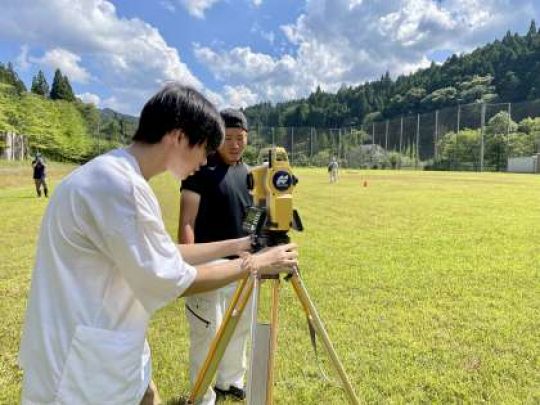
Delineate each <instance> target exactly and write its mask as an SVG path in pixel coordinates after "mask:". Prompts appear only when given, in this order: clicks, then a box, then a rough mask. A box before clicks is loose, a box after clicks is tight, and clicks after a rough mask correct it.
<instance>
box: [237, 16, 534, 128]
mask: <svg viewBox="0 0 540 405" xmlns="http://www.w3.org/2000/svg"><path fill="white" fill-rule="evenodd" d="M537 98H540V34H539V31H538V29H537V27H536V23H535V21H534V20H532V21H531V24H530V27H529V30H528V32H527V33H526V34H525V35H519V34H518V33H511V32H510V31H508V32H507V33H506V35H505V36H504V37H503V38H502V39H500V40H499V39H498V40H495V41H494V42H492V43H490V44H487V45H485V46H483V47H480V48H477V49H476V50H474V51H473V52H471V53H469V54H463V55H456V54H454V55H452V56H451V57H449V58H448V59H447V60H446V61H445V62H444V63H442V64H440V65H439V64H436V63H434V62H432V64H431V66H430V67H428V68H426V69H420V70H418V71H416V72H414V73H411V74H408V75H401V76H399V77H397V78H396V79H395V80H394V79H392V78H391V77H390V74H389V72H386V73H385V74H383V75H382V76H381V77H380V79H378V80H374V81H370V82H366V83H364V84H362V85H359V86H355V87H353V86H346V85H343V86H342V87H341V88H340V89H339V90H338V92H337V93H335V94H332V93H329V92H325V91H323V90H321V88H320V87H317V88H316V90H315V91H314V92H312V93H311V94H310V95H309V96H308V97H306V98H303V99H299V100H293V101H287V102H283V103H277V104H272V103H269V102H263V103H259V104H257V105H254V106H251V107H248V108H246V109H245V113H246V115H247V116H248V118H249V120H250V123H251V125H252V126H253V125H260V126H276V127H277V126H288V127H318V128H321V127H326V128H332V127H333V128H337V127H344V126H357V125H361V124H365V123H370V122H373V121H379V120H383V119H391V118H395V117H398V116H401V115H410V114H416V113H426V112H431V111H434V110H436V109H441V108H445V107H451V106H455V105H458V104H467V103H473V102H486V103H493V102H513V101H521V100H528V99H537Z"/></svg>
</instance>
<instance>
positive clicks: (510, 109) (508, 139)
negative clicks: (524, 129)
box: [506, 103, 512, 171]
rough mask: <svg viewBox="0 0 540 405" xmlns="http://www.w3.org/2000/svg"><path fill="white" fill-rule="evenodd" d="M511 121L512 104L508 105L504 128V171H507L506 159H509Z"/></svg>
mask: <svg viewBox="0 0 540 405" xmlns="http://www.w3.org/2000/svg"><path fill="white" fill-rule="evenodd" d="M511 120H512V103H508V126H507V128H506V170H507V171H508V158H509V157H510V121H511Z"/></svg>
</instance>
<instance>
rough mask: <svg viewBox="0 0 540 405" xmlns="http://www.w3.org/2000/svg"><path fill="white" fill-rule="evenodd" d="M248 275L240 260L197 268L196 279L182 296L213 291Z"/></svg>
mask: <svg viewBox="0 0 540 405" xmlns="http://www.w3.org/2000/svg"><path fill="white" fill-rule="evenodd" d="M248 274H249V270H248V269H247V268H244V267H243V266H242V259H235V260H229V261H226V262H220V263H213V264H204V265H201V266H197V277H196V278H195V280H194V281H193V283H192V284H191V285H190V286H189V287H188V289H187V290H186V291H184V293H183V294H182V295H183V296H188V295H192V294H198V293H202V292H206V291H211V290H215V289H217V288H220V287H223V286H226V285H227V284H230V283H232V282H234V281H237V280H240V279H241V278H244V277H246V276H247V275H248Z"/></svg>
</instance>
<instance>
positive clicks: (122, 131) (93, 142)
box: [0, 72, 137, 162]
mask: <svg viewBox="0 0 540 405" xmlns="http://www.w3.org/2000/svg"><path fill="white" fill-rule="evenodd" d="M0 73H1V72H0ZM19 83H22V82H19ZM136 127H137V118H136V117H131V116H129V115H125V114H119V113H117V112H115V111H113V110H110V109H105V110H98V109H97V108H96V107H95V106H93V105H92V104H85V103H83V102H81V101H80V100H75V101H66V100H51V99H50V98H48V97H44V96H40V95H38V94H35V93H31V92H27V91H26V89H25V88H24V85H22V86H21V85H20V84H19V85H17V83H16V82H14V80H12V78H11V77H6V76H1V75H0V132H7V131H9V132H15V133H18V134H24V135H27V136H28V140H29V146H30V149H31V152H32V153H34V152H36V151H40V152H41V153H43V154H44V155H45V156H47V157H48V158H50V159H53V160H59V161H72V162H83V161H86V160H88V159H90V158H92V157H93V156H95V155H97V154H99V153H101V152H103V151H105V150H108V149H111V148H114V147H116V146H118V145H121V144H125V143H127V142H129V140H130V139H131V136H132V135H133V133H134V131H135V129H136ZM0 146H1V145H0Z"/></svg>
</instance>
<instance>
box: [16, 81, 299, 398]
mask: <svg viewBox="0 0 540 405" xmlns="http://www.w3.org/2000/svg"><path fill="white" fill-rule="evenodd" d="M223 134H224V128H223V123H222V121H221V119H220V117H219V114H218V112H217V111H216V109H215V107H214V106H213V105H212V104H211V103H210V102H209V101H208V100H206V99H205V98H204V97H203V96H202V95H201V94H200V93H198V92H197V91H196V90H193V89H191V88H188V87H184V86H182V85H179V84H177V83H172V84H169V85H167V86H166V87H165V88H163V89H162V90H161V91H160V92H158V93H157V94H156V95H155V96H154V97H152V98H151V99H150V100H149V101H148V102H147V103H146V105H145V106H144V108H143V110H142V113H141V116H140V121H139V127H138V129H137V132H136V133H135V135H134V137H133V140H134V143H133V144H132V145H130V146H129V147H128V148H126V149H118V150H115V151H112V152H109V153H107V154H105V155H102V156H99V157H97V158H96V159H93V160H92V161H90V162H89V163H87V164H85V165H83V166H81V167H80V168H78V169H77V170H75V171H74V172H73V173H71V174H70V175H69V176H67V177H66V178H65V179H64V180H63V181H62V182H61V183H60V184H59V185H58V187H57V188H56V190H55V193H54V195H53V196H52V198H51V200H50V203H49V206H48V208H47V211H46V213H45V215H44V217H43V221H42V224H41V230H40V235H39V240H38V245H37V254H36V263H35V267H34V271H33V274H32V286H31V290H30V295H29V300H28V307H27V313H26V321H25V326H24V331H23V338H22V342H21V351H20V355H19V358H20V364H21V366H22V368H23V369H24V379H23V392H22V403H23V404H104V403H110V404H139V403H141V401H142V400H143V397H145V392H146V391H147V390H148V389H149V386H150V381H151V361H150V349H149V347H148V343H147V342H146V338H145V334H146V329H147V327H148V323H149V320H150V317H151V316H152V314H153V313H154V312H155V311H156V310H157V309H159V308H161V307H163V306H164V305H166V304H167V303H168V302H170V301H172V300H173V299H175V298H176V297H178V296H186V295H190V294H195V293H200V292H204V291H208V290H212V289H215V288H219V287H222V286H224V285H227V284H229V283H231V282H233V281H235V280H238V279H240V278H242V277H244V276H246V275H247V274H249V273H250V272H256V271H259V272H262V273H266V272H269V273H272V272H278V271H281V270H284V269H287V268H290V267H292V266H294V265H295V264H296V261H297V252H296V246H295V245H294V244H289V245H284V246H280V247H276V248H274V249H272V250H268V251H265V252H264V253H261V254H257V255H247V254H246V253H244V252H245V251H246V250H247V249H248V248H249V241H248V240H247V239H246V238H239V239H235V240H227V241H222V242H216V243H208V244H194V245H186V246H179V245H176V244H175V243H174V242H173V241H172V239H171V238H170V236H169V235H168V233H167V232H166V230H165V226H164V224H163V220H162V217H161V212H160V208H159V204H158V201H157V199H156V196H155V195H154V193H153V192H152V189H151V188H150V186H149V184H148V180H149V179H150V178H152V177H154V176H156V175H158V174H160V173H162V172H164V171H169V172H171V173H172V174H173V175H175V176H176V177H177V178H178V179H179V180H182V179H184V178H186V177H187V176H188V175H189V174H190V173H193V172H195V171H196V170H198V169H199V167H200V166H201V165H203V164H204V163H205V162H206V155H207V153H208V152H209V151H213V150H215V149H217V148H218V147H219V145H220V144H221V142H222V139H223ZM235 254H238V255H241V257H240V258H238V259H235V260H231V261H227V262H223V263H219V264H207V265H199V264H200V263H207V262H209V261H211V260H213V259H216V258H219V257H223V256H227V255H235ZM194 266H196V267H194ZM150 394H151V392H150ZM151 396H152V395H149V397H150V400H151V401H152V402H154V401H153V400H152V399H151Z"/></svg>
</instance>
